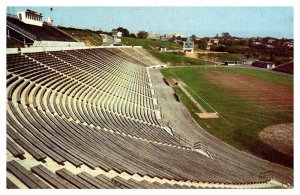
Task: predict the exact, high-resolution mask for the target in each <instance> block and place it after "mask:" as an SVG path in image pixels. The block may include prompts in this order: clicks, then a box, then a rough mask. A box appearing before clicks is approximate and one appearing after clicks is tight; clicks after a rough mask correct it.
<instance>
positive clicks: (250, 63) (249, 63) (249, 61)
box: [239, 59, 253, 65]
mask: <svg viewBox="0 0 300 195" xmlns="http://www.w3.org/2000/svg"><path fill="white" fill-rule="evenodd" d="M239 63H240V64H244V65H252V63H253V60H250V59H242V60H240V61H239Z"/></svg>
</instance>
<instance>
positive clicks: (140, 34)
mask: <svg viewBox="0 0 300 195" xmlns="http://www.w3.org/2000/svg"><path fill="white" fill-rule="evenodd" d="M147 37H148V32H146V31H140V32H138V34H137V38H138V39H146V38H147Z"/></svg>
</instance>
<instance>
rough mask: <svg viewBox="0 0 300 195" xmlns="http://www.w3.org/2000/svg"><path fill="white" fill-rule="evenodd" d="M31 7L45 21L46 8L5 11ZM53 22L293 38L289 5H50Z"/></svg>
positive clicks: (162, 31)
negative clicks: (51, 6)
mask: <svg viewBox="0 0 300 195" xmlns="http://www.w3.org/2000/svg"><path fill="white" fill-rule="evenodd" d="M25 9H32V10H35V11H38V12H41V13H42V14H43V16H44V20H47V18H48V13H49V11H48V10H49V7H9V8H7V12H9V13H11V14H16V12H17V11H24V10H25ZM52 17H53V20H54V25H61V26H67V27H75V28H89V29H94V30H99V29H101V30H103V31H111V30H112V29H113V28H117V27H124V28H127V29H128V30H129V32H132V33H137V32H138V31H141V30H145V31H147V32H155V33H159V34H166V33H179V34H183V35H185V36H191V35H193V34H195V35H196V36H197V37H205V36H215V35H216V34H217V33H218V34H219V35H220V34H221V33H222V32H229V33H230V34H231V35H233V36H238V37H257V36H260V37H265V36H271V37H276V38H293V37H294V33H293V26H294V13H293V7H228V6H226V7H53V12H52Z"/></svg>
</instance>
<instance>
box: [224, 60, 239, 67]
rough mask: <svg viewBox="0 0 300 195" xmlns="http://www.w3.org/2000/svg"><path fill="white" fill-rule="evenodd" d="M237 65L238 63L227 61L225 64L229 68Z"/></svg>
mask: <svg viewBox="0 0 300 195" xmlns="http://www.w3.org/2000/svg"><path fill="white" fill-rule="evenodd" d="M236 64H237V61H225V62H224V65H227V66H233V65H236Z"/></svg>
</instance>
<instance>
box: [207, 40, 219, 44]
mask: <svg viewBox="0 0 300 195" xmlns="http://www.w3.org/2000/svg"><path fill="white" fill-rule="evenodd" d="M218 44H219V39H209V41H208V45H218Z"/></svg>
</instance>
